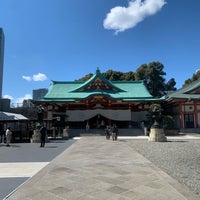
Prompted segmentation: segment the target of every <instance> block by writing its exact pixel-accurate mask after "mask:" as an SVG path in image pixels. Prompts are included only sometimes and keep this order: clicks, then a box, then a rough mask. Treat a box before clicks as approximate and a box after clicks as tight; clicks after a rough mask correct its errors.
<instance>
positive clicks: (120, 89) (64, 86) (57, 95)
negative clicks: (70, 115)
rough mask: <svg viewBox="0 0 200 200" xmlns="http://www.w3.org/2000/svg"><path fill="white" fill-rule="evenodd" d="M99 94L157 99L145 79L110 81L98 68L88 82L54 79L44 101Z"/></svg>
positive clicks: (132, 99)
mask: <svg viewBox="0 0 200 200" xmlns="http://www.w3.org/2000/svg"><path fill="white" fill-rule="evenodd" d="M98 95H99V96H102V95H103V96H107V97H108V98H111V99H116V100H122V101H127V102H129V101H154V100H156V99H154V98H153V97H152V95H151V94H150V93H149V91H148V90H147V88H146V86H145V85H144V82H143V81H109V80H107V79H106V78H105V77H104V76H103V75H102V74H101V73H100V70H99V69H97V70H96V73H95V74H94V75H93V76H92V77H91V78H90V79H89V80H88V81H86V82H75V81H70V82H59V81H53V84H52V85H51V86H50V88H49V91H48V93H47V94H46V95H45V97H44V99H43V100H42V101H44V102H54V101H55V102H66V101H75V100H81V99H87V98H89V97H91V96H98ZM40 102H41V101H40Z"/></svg>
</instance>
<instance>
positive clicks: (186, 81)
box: [183, 70, 200, 87]
mask: <svg viewBox="0 0 200 200" xmlns="http://www.w3.org/2000/svg"><path fill="white" fill-rule="evenodd" d="M198 79H200V70H198V71H197V72H196V73H194V74H193V75H192V78H189V79H187V80H185V82H184V84H183V87H185V86H187V85H188V84H190V83H192V82H194V81H196V80H198Z"/></svg>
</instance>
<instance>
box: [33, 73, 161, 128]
mask: <svg viewBox="0 0 200 200" xmlns="http://www.w3.org/2000/svg"><path fill="white" fill-rule="evenodd" d="M160 101H163V100H161V99H156V98H154V97H153V96H152V95H151V94H150V93H149V91H148V90H147V88H146V86H145V84H144V82H143V81H109V80H107V79H106V78H105V77H104V76H103V75H102V74H101V72H100V70H99V69H97V70H96V73H95V74H94V75H93V76H92V77H91V78H90V79H89V80H87V81H86V82H79V81H67V82H61V81H52V85H51V86H50V88H49V91H48V93H47V94H46V95H45V97H44V98H43V99H41V100H38V101H34V102H33V103H34V104H35V105H38V106H39V105H40V106H42V107H43V108H44V110H45V117H44V120H45V121H46V122H47V123H48V126H57V125H58V124H60V126H62V127H64V126H66V125H67V126H69V127H70V128H85V127H86V124H88V125H89V126H90V128H91V129H92V128H94V129H96V128H101V127H102V128H103V127H105V126H106V125H112V124H116V125H117V126H118V127H119V128H131V127H138V126H139V125H140V123H141V122H142V121H144V120H145V115H146V113H147V111H148V109H149V106H150V105H151V104H152V103H155V102H157V103H159V102H160Z"/></svg>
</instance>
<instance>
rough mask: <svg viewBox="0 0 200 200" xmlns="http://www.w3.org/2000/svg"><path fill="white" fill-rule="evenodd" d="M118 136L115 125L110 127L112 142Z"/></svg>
mask: <svg viewBox="0 0 200 200" xmlns="http://www.w3.org/2000/svg"><path fill="white" fill-rule="evenodd" d="M118 134H119V131H118V128H117V126H116V124H114V125H113V127H112V140H113V141H114V140H117V137H118Z"/></svg>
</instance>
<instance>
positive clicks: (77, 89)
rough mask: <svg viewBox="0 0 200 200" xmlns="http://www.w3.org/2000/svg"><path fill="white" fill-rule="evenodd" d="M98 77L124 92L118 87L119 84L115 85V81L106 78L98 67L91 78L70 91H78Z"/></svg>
mask: <svg viewBox="0 0 200 200" xmlns="http://www.w3.org/2000/svg"><path fill="white" fill-rule="evenodd" d="M97 78H99V79H100V80H102V81H103V82H104V83H106V84H107V85H108V86H109V87H111V88H114V90H116V91H119V92H122V91H123V90H122V89H120V88H118V87H117V86H115V85H113V83H112V82H111V81H109V80H108V79H106V78H105V77H104V76H103V75H102V73H101V72H100V70H99V68H97V70H96V73H95V74H93V76H92V77H91V78H89V79H88V80H87V81H86V82H83V84H82V85H80V86H79V87H77V88H75V89H73V90H72V91H70V92H77V91H79V90H81V89H82V88H84V87H86V86H87V85H89V84H90V83H92V82H93V81H95V80H96V79H97Z"/></svg>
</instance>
